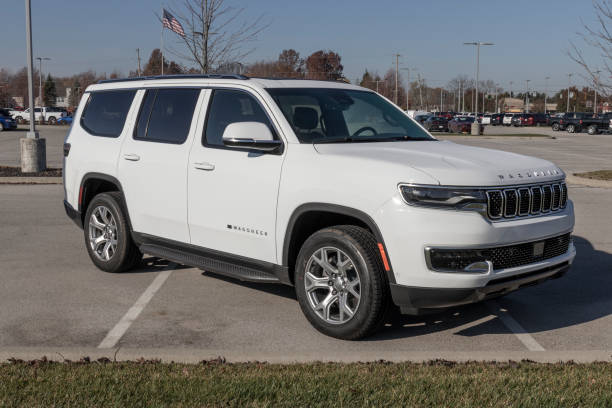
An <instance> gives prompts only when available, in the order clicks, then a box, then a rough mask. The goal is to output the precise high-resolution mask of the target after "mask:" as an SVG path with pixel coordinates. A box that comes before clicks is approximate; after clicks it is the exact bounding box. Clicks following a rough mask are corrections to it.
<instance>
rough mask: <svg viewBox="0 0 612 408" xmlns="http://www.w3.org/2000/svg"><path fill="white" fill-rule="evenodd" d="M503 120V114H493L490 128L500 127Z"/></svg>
mask: <svg viewBox="0 0 612 408" xmlns="http://www.w3.org/2000/svg"><path fill="white" fill-rule="evenodd" d="M503 118H504V114H503V113H494V114H492V115H491V126H500V125H502V120H503Z"/></svg>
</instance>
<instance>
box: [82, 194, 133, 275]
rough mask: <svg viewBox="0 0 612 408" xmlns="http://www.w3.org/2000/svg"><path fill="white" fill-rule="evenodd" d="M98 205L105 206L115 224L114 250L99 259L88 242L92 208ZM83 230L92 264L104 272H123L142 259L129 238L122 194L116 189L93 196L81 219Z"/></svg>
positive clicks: (94, 208)
mask: <svg viewBox="0 0 612 408" xmlns="http://www.w3.org/2000/svg"><path fill="white" fill-rule="evenodd" d="M98 207H104V208H106V209H107V210H108V211H109V212H110V214H111V215H112V217H113V218H114V220H115V225H116V235H115V238H116V241H117V245H116V250H115V252H114V253H113V255H112V256H110V257H109V259H108V260H103V259H101V258H100V257H99V256H98V255H96V253H95V252H94V249H93V248H92V245H91V244H90V238H89V234H90V223H91V222H92V221H91V216H92V213H93V212H94V210H96V208H98ZM83 232H84V238H85V247H86V248H87V253H88V254H89V257H90V258H91V260H92V262H93V263H94V265H96V266H97V267H98V268H99V269H101V270H103V271H106V272H113V273H117V272H125V271H129V270H130V269H132V268H134V267H136V266H137V265H138V264H139V263H140V260H141V259H142V253H141V252H140V250H139V249H138V247H137V246H136V245H135V244H134V242H133V241H132V238H131V235H130V233H131V231H130V227H129V223H128V219H127V211H126V210H125V205H124V201H123V196H122V195H121V193H119V192H117V191H111V192H108V193H101V194H98V195H97V196H95V197H94V198H93V199H92V200H91V202H90V203H89V206H88V207H87V211H86V212H85V219H84V220H83Z"/></svg>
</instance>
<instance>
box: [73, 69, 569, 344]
mask: <svg viewBox="0 0 612 408" xmlns="http://www.w3.org/2000/svg"><path fill="white" fill-rule="evenodd" d="M465 120H466V121H467V120H468V119H467V118H466V119H465ZM63 152H64V169H63V174H64V177H65V179H64V186H63V187H64V194H65V196H64V208H65V210H66V213H67V215H68V216H69V217H70V218H71V219H72V220H73V221H74V222H75V223H76V224H77V225H78V226H79V227H81V228H83V227H84V231H83V239H84V243H85V250H86V251H87V252H88V254H89V257H90V258H91V260H92V262H93V263H94V264H95V265H96V266H97V267H98V268H99V269H101V270H104V271H108V272H124V271H129V270H131V269H133V268H136V267H137V266H138V265H139V262H140V260H141V258H142V255H143V253H146V254H149V255H152V256H156V257H160V258H164V259H169V260H171V261H174V262H176V263H179V264H185V265H190V266H192V267H197V268H201V269H203V270H205V271H209V272H214V273H216V274H223V275H227V276H230V277H233V278H236V279H240V280H246V281H256V282H268V283H272V282H276V283H283V284H286V285H291V286H294V287H295V293H296V297H297V301H298V302H299V305H300V307H301V309H302V311H303V313H304V315H305V316H306V318H307V320H308V321H309V322H310V323H311V324H312V325H313V326H314V327H315V328H316V329H317V330H319V331H321V332H322V333H325V334H327V335H330V336H333V337H337V338H341V339H351V340H352V339H358V338H361V337H364V336H368V335H370V334H372V333H374V332H375V331H376V330H377V329H378V328H380V327H382V326H383V324H384V323H385V322H386V316H387V312H388V311H389V310H391V307H392V305H393V304H395V305H397V306H398V307H399V310H400V311H401V312H402V313H412V314H415V313H419V312H424V311H433V310H442V309H444V308H448V307H455V306H457V305H462V304H467V303H472V302H476V301H481V300H485V299H489V298H492V297H499V296H500V295H504V294H507V293H509V292H512V291H514V290H516V289H519V288H522V287H528V286H531V285H533V284H537V283H541V282H543V281H545V280H547V279H550V278H557V277H560V276H562V275H563V274H565V273H566V271H567V270H568V269H569V268H570V265H571V264H572V262H573V260H574V257H575V254H576V251H575V248H574V244H573V242H572V240H571V235H570V234H571V232H572V230H573V227H574V210H573V204H572V202H571V201H570V200H569V199H568V189H567V186H566V184H565V175H564V173H563V171H562V170H561V169H560V168H559V167H557V166H556V165H554V164H553V163H550V162H548V161H546V160H542V159H537V158H533V157H528V156H522V155H517V154H514V153H507V152H503V151H496V150H489V149H483V148H480V147H478V148H477V147H471V146H466V145H459V144H455V143H450V142H438V141H436V140H435V139H434V138H433V137H432V136H431V135H430V134H429V133H428V132H427V131H425V130H424V129H423V128H422V127H421V126H419V125H417V123H416V122H415V121H414V120H412V119H411V118H410V117H409V116H408V115H406V114H405V113H404V112H403V111H402V110H400V109H399V108H398V107H397V106H395V105H394V104H392V103H390V102H389V101H387V100H386V99H385V98H383V97H381V96H380V95H378V94H376V93H375V92H373V91H371V90H369V89H366V88H360V87H357V86H354V85H350V84H345V83H341V82H324V81H320V82H316V83H314V82H313V83H310V84H308V86H305V85H304V82H303V81H299V80H289V79H282V80H281V81H278V80H273V79H257V78H247V77H244V76H239V75H223V76H222V75H200V76H193V75H190V76H185V77H178V78H174V77H161V80H160V79H156V78H148V79H138V80H112V81H105V82H102V83H98V84H95V85H91V86H89V87H87V89H86V90H85V93H84V95H83V98H82V100H81V103H80V106H79V109H78V111H77V113H76V116H75V117H74V122H73V125H72V127H71V128H70V131H69V132H68V135H67V137H66V140H65V144H64V148H63ZM339 168H341V169H342V171H338V169H339ZM526 220H528V222H527V221H526ZM193 284H194V285H199V286H200V290H201V291H202V296H206V291H210V290H213V289H212V288H210V287H206V280H199V281H197V282H196V281H194V282H193ZM561 295H562V294H561ZM568 295H569V294H568ZM233 301H234V299H232V298H231V297H230V298H227V299H226V302H225V304H219V305H216V306H215V307H218V308H222V307H228V304H229V303H232V302H233ZM230 307H231V306H230ZM200 312H201V313H203V314H206V310H202V311H200ZM266 312H267V310H266V308H265V307H262V308H260V309H259V310H258V313H264V314H265V313H266ZM278 324H282V323H278Z"/></svg>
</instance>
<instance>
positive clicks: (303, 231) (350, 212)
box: [282, 203, 395, 283]
mask: <svg viewBox="0 0 612 408" xmlns="http://www.w3.org/2000/svg"><path fill="white" fill-rule="evenodd" d="M333 225H357V226H360V227H362V228H365V229H367V230H369V231H370V232H371V233H372V234H373V235H374V238H375V239H376V242H377V243H379V244H381V245H382V249H383V251H384V253H385V255H384V256H385V257H386V260H387V263H386V265H387V266H388V268H387V267H385V271H386V273H387V277H388V279H389V282H390V283H395V276H394V274H393V268H392V267H391V260H390V259H389V254H388V252H387V247H386V245H385V242H384V239H383V236H382V233H381V232H380V229H379V228H378V225H376V222H375V221H374V220H373V219H372V217H370V216H369V215H368V214H366V213H365V212H363V211H361V210H358V209H355V208H352V207H346V206H343V205H338V204H327V203H306V204H302V205H300V206H299V207H297V208H296V209H295V210H294V211H293V213H292V214H291V217H290V218H289V222H288V223H287V228H286V230H285V236H284V240H283V254H282V265H283V266H284V267H286V268H287V269H288V272H289V278H290V280H291V282H292V283H293V282H294V277H293V276H294V268H295V262H296V259H297V255H298V253H299V251H300V248H301V247H302V244H303V243H304V242H305V241H306V239H308V237H309V236H310V235H312V234H313V233H314V232H316V231H318V230H320V229H322V228H326V227H330V226H333ZM381 256H382V255H381Z"/></svg>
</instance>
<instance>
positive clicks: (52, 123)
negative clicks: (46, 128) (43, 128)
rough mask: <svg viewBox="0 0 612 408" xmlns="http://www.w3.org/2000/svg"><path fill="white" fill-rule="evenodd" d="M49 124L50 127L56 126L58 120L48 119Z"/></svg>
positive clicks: (53, 117) (52, 117)
mask: <svg viewBox="0 0 612 408" xmlns="http://www.w3.org/2000/svg"><path fill="white" fill-rule="evenodd" d="M47 123H48V124H50V125H55V124H57V119H56V118H55V116H51V117H49V119H47Z"/></svg>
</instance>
